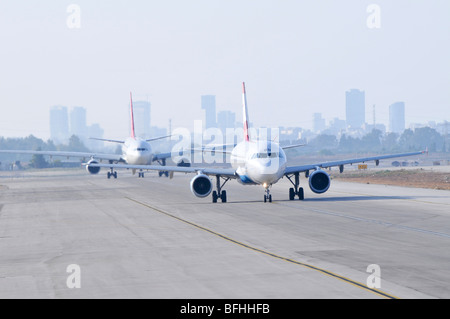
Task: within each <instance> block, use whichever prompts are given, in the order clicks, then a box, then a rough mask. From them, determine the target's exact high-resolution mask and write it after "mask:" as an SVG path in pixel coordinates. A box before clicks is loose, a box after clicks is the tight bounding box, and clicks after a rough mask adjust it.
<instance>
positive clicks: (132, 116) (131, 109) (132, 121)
mask: <svg viewBox="0 0 450 319" xmlns="http://www.w3.org/2000/svg"><path fill="white" fill-rule="evenodd" d="M130 114H131V137H132V138H136V135H135V133H134V114H133V98H132V96H131V92H130Z"/></svg>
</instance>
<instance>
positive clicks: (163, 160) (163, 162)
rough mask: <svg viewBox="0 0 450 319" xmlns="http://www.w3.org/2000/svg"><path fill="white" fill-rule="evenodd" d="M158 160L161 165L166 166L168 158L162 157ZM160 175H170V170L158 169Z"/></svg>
mask: <svg viewBox="0 0 450 319" xmlns="http://www.w3.org/2000/svg"><path fill="white" fill-rule="evenodd" d="M157 162H158V163H159V165H161V166H166V159H165V158H162V159H161V160H158V161H157ZM158 175H159V177H161V176H165V177H169V172H168V171H158Z"/></svg>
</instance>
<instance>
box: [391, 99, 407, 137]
mask: <svg viewBox="0 0 450 319" xmlns="http://www.w3.org/2000/svg"><path fill="white" fill-rule="evenodd" d="M404 130H405V102H396V103H394V104H391V105H389V131H390V132H393V133H399V134H401V133H403V131H404Z"/></svg>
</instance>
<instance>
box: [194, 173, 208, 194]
mask: <svg viewBox="0 0 450 319" xmlns="http://www.w3.org/2000/svg"><path fill="white" fill-rule="evenodd" d="M212 187H213V185H212V182H211V180H210V179H209V177H208V176H206V175H203V174H199V175H197V176H195V177H194V178H193V179H192V180H191V192H192V194H194V195H195V196H197V197H202V198H203V197H206V196H208V195H209V194H210V193H211V191H212Z"/></svg>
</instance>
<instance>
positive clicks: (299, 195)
mask: <svg viewBox="0 0 450 319" xmlns="http://www.w3.org/2000/svg"><path fill="white" fill-rule="evenodd" d="M298 199H300V200H304V199H305V193H304V192H303V187H300V189H299V190H298Z"/></svg>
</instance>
